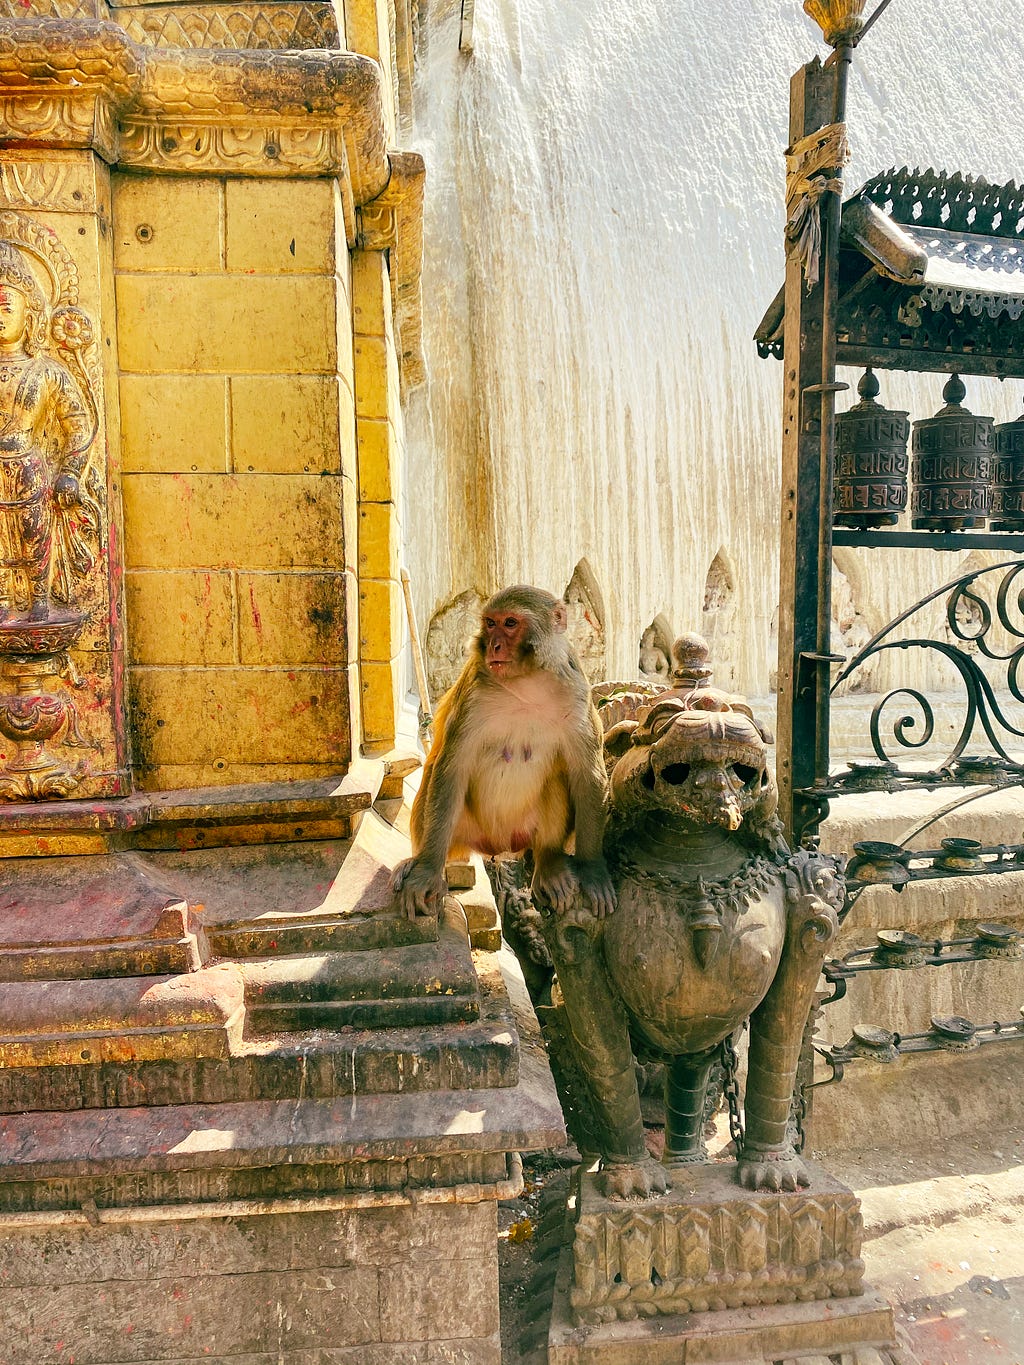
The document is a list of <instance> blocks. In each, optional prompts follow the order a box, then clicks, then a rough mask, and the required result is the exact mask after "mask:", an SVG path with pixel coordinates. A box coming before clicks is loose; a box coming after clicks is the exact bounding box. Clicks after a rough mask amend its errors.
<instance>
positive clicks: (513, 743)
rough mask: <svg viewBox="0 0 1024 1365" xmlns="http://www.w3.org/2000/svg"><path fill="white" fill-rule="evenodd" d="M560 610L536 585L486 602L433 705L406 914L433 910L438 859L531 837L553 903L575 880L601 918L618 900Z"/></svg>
mask: <svg viewBox="0 0 1024 1365" xmlns="http://www.w3.org/2000/svg"><path fill="white" fill-rule="evenodd" d="M566 621H567V612H566V606H565V603H564V602H560V601H559V600H558V599H557V598H555V597H552V596H551V594H550V593H546V592H543V591H542V590H541V589H540V588H530V587H525V586H517V587H514V588H506V589H505V590H504V591H503V592H499V593H497V594H496V595H495V596H494V597H492V598H491V600H490V601H489V602H488V603H486V605H485V606H484V609H483V612H482V615H481V623H480V633H479V635H478V636H477V637H476V639H475V641H474V645H473V653H472V656H471V657H470V659H469V661H468V662H467V663H466V666H465V667H464V668H463V670H462V673H461V674H460V675H459V678H458V681H457V682H456V684H455V686H454V687H453V688H452V689H451V691H450V692H448V693H447V694H446V695H445V696H444V697H443V698H442V700H441V702H440V704H439V706H438V708H437V711H436V713H435V716H434V743H433V745H432V746H431V750H430V753H429V754H428V755H427V761H426V763H425V765H424V768H423V780H422V782H421V784H420V789H419V791H418V792H417V794H416V800H415V801H414V802H413V808H412V847H413V856H412V858H409V859H407V860H406V861H405V862H404V863H401V864H400V865H399V867H398V868H396V870H395V875H394V879H393V883H392V885H393V889H394V891H395V894H396V897H397V900H398V904H399V906H400V907H401V908H402V910H403V911H404V912H405V914H406V915H408V916H409V917H410V918H413V917H414V916H415V915H416V914H427V913H430V912H432V911H434V910H436V908H437V907H438V905H439V903H440V900H441V898H442V897H443V896H444V894H445V891H446V889H447V888H446V885H445V879H444V867H445V863H446V862H447V861H448V860H449V859H450V858H453V857H454V858H459V857H465V856H466V854H467V853H469V852H472V851H475V852H478V853H484V854H488V855H495V854H501V853H522V852H523V851H524V850H525V849H531V850H532V852H533V863H534V873H533V894H534V896H535V897H536V898H537V899H539V900H540V901H542V902H547V903H549V904H551V905H553V906H554V908H555V909H556V910H557V911H559V912H561V911H564V910H566V909H568V907H569V906H570V904H571V903H572V902H573V900H574V899H575V895H576V892H577V890H579V891H580V892H581V893H582V897H583V900H584V903H585V904H586V905H587V906H588V907H589V909H590V910H591V912H592V913H593V914H594V915H595V916H597V917H598V918H602V917H603V916H605V915H607V914H610V913H611V911H612V910H614V908H615V893H614V891H613V890H612V885H611V881H610V880H609V877H608V870H607V868H606V867H605V863H604V858H603V856H602V851H601V844H602V839H603V836H604V823H605V809H606V801H607V779H606V777H605V770H604V763H603V761H602V757H601V740H602V732H601V722H600V720H599V719H598V716H597V711H596V710H595V708H594V704H593V702H592V700H591V697H590V686H589V684H588V682H587V680H586V678H585V677H584V675H583V670H582V669H581V668H580V665H579V660H578V659H577V658H576V655H575V653H574V652H573V649H572V646H571V645H570V644H569V641H568V639H567V637H566V633H565V628H566ZM570 851H571V852H572V853H573V854H574V856H572V857H571V858H570V856H569V854H570Z"/></svg>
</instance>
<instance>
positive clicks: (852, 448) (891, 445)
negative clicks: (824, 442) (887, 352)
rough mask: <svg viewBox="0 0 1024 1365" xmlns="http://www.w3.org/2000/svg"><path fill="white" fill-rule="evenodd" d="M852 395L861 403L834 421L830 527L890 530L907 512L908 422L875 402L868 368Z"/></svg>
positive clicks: (874, 382) (875, 383) (875, 387)
mask: <svg viewBox="0 0 1024 1365" xmlns="http://www.w3.org/2000/svg"><path fill="white" fill-rule="evenodd" d="M857 392H858V394H859V395H860V400H861V401H860V402H859V403H856V404H855V405H854V406H853V407H852V408H849V409H848V410H847V411H846V412H841V413H840V414H839V415H838V416H837V417H836V447H835V449H836V455H835V524H836V525H837V526H850V527H853V528H854V529H856V530H868V529H870V528H871V527H875V526H895V525H896V522H897V520H898V519H899V515H900V513H901V512H903V511H905V509H906V506H907V464H908V459H907V437H908V436H909V435H910V421H909V419H908V415H907V413H905V412H890V411H889V409H888V408H883V407H882V405H881V403H876V402H875V399H876V397H877V396H878V380H877V379H876V378H875V375H874V371H873V370H872V369H871V368H870V367H869V368H868V369H866V370H865V371H864V373H863V375H862V376H861V379H860V383H859V384H858V385H857Z"/></svg>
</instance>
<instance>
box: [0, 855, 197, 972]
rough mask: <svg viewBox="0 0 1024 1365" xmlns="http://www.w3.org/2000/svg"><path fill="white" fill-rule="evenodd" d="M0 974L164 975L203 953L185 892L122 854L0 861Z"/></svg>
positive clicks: (190, 965)
mask: <svg viewBox="0 0 1024 1365" xmlns="http://www.w3.org/2000/svg"><path fill="white" fill-rule="evenodd" d="M0 871H2V874H3V875H2V878H0V981H44V980H50V981H52V980H72V979H78V978H90V977H112V976H126V977H132V976H165V975H170V974H172V973H176V972H194V971H197V970H198V969H199V968H200V967H201V966H202V965H203V964H204V963H205V962H206V961H207V960H208V959H209V956H210V949H209V946H208V944H207V941H206V937H205V934H204V932H203V929H202V924H201V921H200V919H199V917H198V916H197V915H196V914H195V913H194V910H193V908H192V906H191V905H190V903H189V899H188V897H187V896H183V895H181V894H180V893H179V892H178V891H177V890H176V889H175V888H174V887H171V886H168V885H166V884H165V883H164V882H163V881H162V880H161V879H160V877H159V874H157V873H155V872H154V870H153V869H151V868H147V867H145V866H143V865H142V864H140V863H139V862H138V861H137V860H136V859H133V858H132V857H130V856H126V855H115V856H113V857H105V858H104V857H84V858H44V859H38V858H18V859H11V860H7V861H2V862H0Z"/></svg>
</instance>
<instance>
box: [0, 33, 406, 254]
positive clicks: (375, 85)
mask: <svg viewBox="0 0 1024 1365" xmlns="http://www.w3.org/2000/svg"><path fill="white" fill-rule="evenodd" d="M243 27H244V28H245V30H246V32H245V33H242V34H240V36H243V37H244V36H246V35H247V34H248V33H249V32H250V31H251V22H250V19H249V18H246V19H245V24H244V25H243ZM0 90H2V92H3V96H2V106H3V125H4V128H3V133H2V134H0V145H7V146H50V147H69V146H70V147H91V148H93V149H94V150H95V151H96V152H98V153H99V155H100V156H102V157H103V158H104V160H106V161H109V162H111V163H113V164H119V165H123V166H131V167H132V168H134V169H139V170H145V169H151V170H158V171H177V172H180V173H186V174H196V173H200V174H211V175H225V174H226V175H272V176H274V175H312V176H318V175H339V176H340V175H347V177H348V178H349V180H350V182H351V193H352V198H353V201H354V203H355V204H357V205H358V204H363V203H366V202H368V201H369V200H371V199H374V198H376V197H377V195H379V194H380V193H381V191H382V190H384V189H385V188H386V187H387V185H388V182H389V179H390V178H391V177H392V166H391V162H390V161H389V158H388V153H387V145H386V124H385V117H384V104H383V91H382V79H381V72H380V67H379V66H378V65H377V63H376V62H374V61H372V60H370V59H369V58H367V57H361V56H359V55H357V54H355V53H351V52H340V51H327V50H323V49H307V50H304V51H287V52H286V51H280V50H277V51H275V50H269V49H268V50H262V49H255V48H246V49H235V50H232V49H228V48H199V47H192V48H170V47H166V48H165V47H153V46H151V45H148V44H145V43H136V42H134V41H133V40H132V38H131V37H130V36H129V34H128V33H127V32H126V31H125V29H124V28H122V27H121V26H120V25H119V24H115V23H110V22H107V21H105V20H102V19H89V18H78V19H64V18H38V17H29V18H25V19H11V18H0ZM396 159H400V157H399V154H396ZM415 160H416V161H418V158H415ZM420 164H421V163H420ZM421 170H422V166H421ZM403 175H404V172H403V171H402V169H401V168H400V170H399V183H401V182H402V177H403ZM417 246H418V239H417ZM416 254H417V257H418V250H417V253H416Z"/></svg>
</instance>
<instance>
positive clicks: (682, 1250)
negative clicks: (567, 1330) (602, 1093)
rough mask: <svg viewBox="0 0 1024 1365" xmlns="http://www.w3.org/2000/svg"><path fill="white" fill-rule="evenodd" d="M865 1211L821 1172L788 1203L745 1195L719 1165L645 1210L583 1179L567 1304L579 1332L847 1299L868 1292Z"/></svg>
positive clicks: (698, 1171) (782, 1197)
mask: <svg viewBox="0 0 1024 1365" xmlns="http://www.w3.org/2000/svg"><path fill="white" fill-rule="evenodd" d="M862 1232H863V1225H862V1219H861V1213H860V1202H859V1200H858V1199H857V1196H856V1195H855V1194H854V1193H853V1192H852V1191H851V1190H848V1189H846V1188H845V1187H844V1186H842V1185H840V1184H839V1183H838V1182H837V1181H835V1180H833V1179H831V1177H829V1176H827V1175H826V1174H825V1173H824V1172H822V1171H821V1170H819V1169H814V1170H813V1180H812V1184H811V1187H810V1188H809V1189H806V1190H800V1191H799V1192H798V1193H795V1194H793V1193H790V1194H785V1193H784V1194H766V1193H761V1194H754V1193H751V1192H749V1191H743V1190H739V1189H738V1188H737V1187H736V1186H735V1185H732V1184H731V1183H730V1182H729V1179H728V1176H727V1174H725V1173H724V1172H722V1171H720V1170H716V1169H715V1168H714V1167H702V1168H694V1170H693V1172H692V1173H691V1174H688V1175H687V1179H686V1182H685V1187H684V1188H682V1189H681V1190H680V1191H679V1192H678V1193H677V1192H675V1191H673V1192H670V1193H669V1194H666V1195H663V1196H662V1197H661V1198H660V1199H658V1200H648V1201H646V1202H644V1203H639V1204H628V1203H622V1202H614V1203H613V1202H611V1201H609V1200H606V1199H604V1198H602V1196H601V1195H600V1194H599V1192H598V1189H597V1185H596V1183H595V1179H594V1176H593V1175H592V1174H584V1175H583V1176H582V1177H581V1187H580V1194H579V1216H578V1218H577V1221H576V1227H575V1234H574V1240H573V1285H572V1289H571V1290H570V1302H571V1304H572V1309H573V1316H574V1317H575V1319H576V1321H577V1322H579V1323H581V1324H590V1325H596V1324H597V1323H601V1322H614V1321H616V1320H623V1321H630V1320H632V1319H635V1318H637V1317H655V1316H658V1315H661V1314H663V1313H668V1314H674V1313H704V1312H709V1311H712V1312H713V1311H716V1310H717V1311H721V1310H724V1309H727V1308H741V1307H747V1306H752V1305H762V1304H784V1303H796V1302H809V1301H811V1300H814V1299H830V1298H847V1297H849V1296H851V1295H857V1294H860V1293H861V1292H862V1288H863V1275H864V1266H863V1262H862V1261H861V1259H860V1247H861V1238H862Z"/></svg>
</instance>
